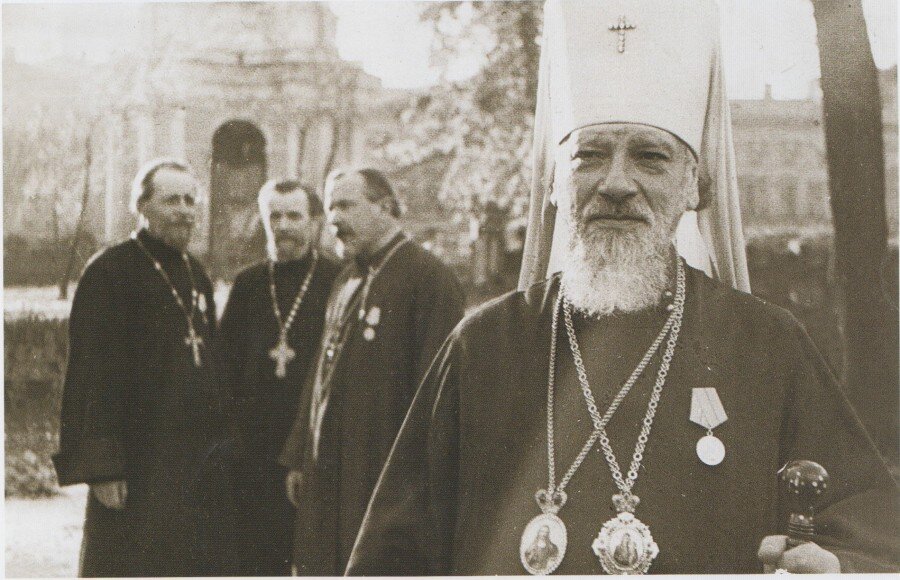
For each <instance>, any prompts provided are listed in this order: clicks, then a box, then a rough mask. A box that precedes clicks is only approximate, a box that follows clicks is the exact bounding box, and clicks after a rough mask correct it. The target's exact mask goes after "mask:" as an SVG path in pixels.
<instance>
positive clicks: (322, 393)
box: [280, 168, 464, 576]
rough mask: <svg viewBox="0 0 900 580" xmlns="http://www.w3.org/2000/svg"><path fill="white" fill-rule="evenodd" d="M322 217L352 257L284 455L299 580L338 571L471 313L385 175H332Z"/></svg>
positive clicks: (375, 172) (332, 305) (343, 172)
mask: <svg viewBox="0 0 900 580" xmlns="http://www.w3.org/2000/svg"><path fill="white" fill-rule="evenodd" d="M325 211H326V215H327V217H328V222H329V224H330V225H331V226H332V227H333V228H334V230H335V234H336V235H337V238H338V239H339V240H340V242H341V245H342V247H343V250H344V252H345V256H346V257H348V258H351V259H350V260H349V261H348V263H347V265H346V266H345V268H344V269H343V270H342V271H341V273H340V274H339V275H338V277H337V278H336V280H335V283H334V285H333V287H332V292H331V296H330V297H329V299H328V306H327V309H326V313H325V329H324V332H323V334H322V338H321V340H320V342H319V345H318V350H317V351H316V355H315V357H314V358H315V360H314V363H313V365H312V366H311V370H310V373H309V374H308V376H307V380H306V382H305V384H304V391H303V395H302V396H301V399H300V404H299V406H298V410H297V417H296V422H295V423H294V427H293V429H292V430H291V434H290V436H289V437H288V438H287V441H286V442H285V446H284V450H283V452H282V454H281V456H280V460H281V462H282V464H283V465H284V466H285V467H287V468H289V470H290V471H289V473H288V476H287V480H286V484H287V493H288V497H289V498H291V500H292V501H293V502H294V504H295V505H296V506H297V531H296V535H295V544H294V545H295V549H294V565H295V567H296V572H297V574H299V575H303V576H308V575H312V576H334V575H340V574H342V573H343V571H344V568H345V567H346V565H347V559H348V558H349V557H350V550H351V549H352V548H353V542H354V540H355V539H356V533H357V531H358V530H359V525H360V523H361V522H362V518H363V514H364V513H365V510H366V506H367V505H368V502H369V498H370V497H371V494H372V490H373V489H374V487H375V482H376V481H377V479H378V475H379V474H380V473H381V468H382V467H383V465H384V461H385V459H387V454H388V452H389V451H390V449H391V445H392V444H393V443H394V439H395V437H396V436H397V431H398V430H399V429H400V425H401V423H402V422H403V418H404V417H405V416H406V413H407V411H408V410H409V405H410V403H411V402H412V398H413V395H414V394H415V391H416V388H417V387H418V386H419V383H420V382H421V380H422V377H423V376H424V375H425V372H426V371H427V370H428V366H429V365H430V364H431V361H432V360H433V359H434V355H435V354H436V353H437V351H438V349H440V347H441V344H443V342H444V340H445V339H446V338H447V335H448V334H449V333H450V331H451V330H453V327H454V326H456V324H457V323H458V322H459V320H460V319H461V318H462V315H463V306H464V301H463V294H462V290H461V288H460V285H459V282H458V281H457V280H456V277H455V276H454V274H453V272H452V271H451V270H450V268H449V267H448V266H446V265H445V264H443V263H442V262H441V261H440V260H439V259H438V258H437V257H435V256H434V255H433V254H431V253H430V252H428V251H427V250H425V249H424V248H422V247H421V246H419V245H418V244H417V243H415V242H414V241H412V240H411V239H409V237H408V236H407V234H406V233H405V232H404V231H403V230H402V228H401V224H400V220H399V217H400V215H401V204H400V200H399V198H398V196H397V194H396V192H395V191H394V189H393V187H392V186H391V184H390V182H389V181H388V179H387V178H386V177H385V175H384V174H383V173H382V172H380V171H378V170H375V169H369V168H363V169H349V170H340V171H337V172H335V173H333V174H332V175H330V176H329V178H328V180H327V181H326V184H325Z"/></svg>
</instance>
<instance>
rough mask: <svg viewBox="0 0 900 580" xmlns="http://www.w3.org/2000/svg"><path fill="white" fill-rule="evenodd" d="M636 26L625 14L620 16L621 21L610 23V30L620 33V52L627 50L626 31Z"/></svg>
mask: <svg viewBox="0 0 900 580" xmlns="http://www.w3.org/2000/svg"><path fill="white" fill-rule="evenodd" d="M635 28H637V27H636V26H635V25H634V24H629V22H628V20H627V19H626V18H625V16H624V15H622V16H619V21H618V22H617V23H615V24H610V25H609V29H610V31H612V32H617V33H618V34H619V47H618V48H619V52H625V33H626V32H628V31H629V30H634V29H635Z"/></svg>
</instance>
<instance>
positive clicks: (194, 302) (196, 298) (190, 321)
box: [131, 232, 209, 368]
mask: <svg viewBox="0 0 900 580" xmlns="http://www.w3.org/2000/svg"><path fill="white" fill-rule="evenodd" d="M131 239H133V240H134V241H135V242H136V243H137V245H138V247H139V248H140V249H141V251H142V252H144V254H145V255H146V256H147V258H148V259H149V260H150V261H151V262H152V263H153V267H154V268H155V269H156V271H157V272H159V275H160V277H161V278H162V279H163V281H164V282H165V283H166V285H168V286H169V291H170V292H171V293H172V297H173V298H174V299H175V304H177V305H178V308H180V309H181V312H182V313H183V314H184V317H185V319H186V320H187V331H188V334H187V336H186V337H185V338H184V344H185V345H187V346H188V347H190V349H191V354H192V355H193V359H194V366H196V367H198V368H199V367H201V366H203V359H202V358H201V357H200V347H201V346H203V344H204V341H203V337H202V336H200V333H198V332H197V330H196V329H195V328H194V314H195V312H196V311H197V308H198V304H199V303H200V293H199V292H197V285H196V283H195V282H194V270H193V269H192V268H191V262H190V259H189V258H188V255H187V253H185V252H181V259H182V260H183V261H184V266H185V268H187V273H188V280H190V283H191V309H190V311H188V309H187V307H186V306H185V305H184V300H182V299H181V295H179V294H178V290H176V289H175V284H173V283H172V280H171V279H170V278H169V275H168V274H167V273H166V270H165V269H164V268H163V265H162V264H161V263H160V262H159V260H157V259H156V258H155V257H154V256H153V254H151V253H150V250H148V249H147V247H146V246H145V245H144V243H143V242H142V241H141V239H140V238H139V237H138V235H137V232H133V233H132V234H131ZM204 309H205V306H204V307H203V308H200V314H201V315H202V316H203V324H204V325H209V320H208V319H207V317H206V312H205V310H204Z"/></svg>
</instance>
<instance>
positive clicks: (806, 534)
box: [778, 459, 828, 547]
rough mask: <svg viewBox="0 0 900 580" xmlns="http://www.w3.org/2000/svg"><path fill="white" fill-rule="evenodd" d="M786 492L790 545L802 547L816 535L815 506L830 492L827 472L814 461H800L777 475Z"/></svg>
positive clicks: (791, 463)
mask: <svg viewBox="0 0 900 580" xmlns="http://www.w3.org/2000/svg"><path fill="white" fill-rule="evenodd" d="M778 473H779V474H780V475H781V481H782V484H783V485H784V486H785V491H786V492H787V501H788V505H789V506H790V509H791V511H790V515H789V516H788V540H787V541H788V545H789V546H791V547H793V546H799V545H800V544H802V543H804V542H809V541H811V540H812V538H813V535H815V531H816V526H815V507H816V505H817V504H818V503H819V500H820V499H821V497H822V495H823V494H824V493H825V490H826V489H828V472H827V471H826V470H825V468H824V467H822V466H821V465H819V464H818V463H816V462H815V461H808V460H806V459H799V460H795V461H791V462H789V463H787V464H786V465H785V466H784V467H782V468H781V470H780V471H779V472H778Z"/></svg>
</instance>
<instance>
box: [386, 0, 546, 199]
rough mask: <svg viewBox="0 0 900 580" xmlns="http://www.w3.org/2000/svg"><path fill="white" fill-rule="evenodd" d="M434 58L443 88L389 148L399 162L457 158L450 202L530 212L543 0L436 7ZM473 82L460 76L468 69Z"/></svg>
mask: <svg viewBox="0 0 900 580" xmlns="http://www.w3.org/2000/svg"><path fill="white" fill-rule="evenodd" d="M423 4H424V5H423V7H422V8H421V14H420V16H421V18H422V20H423V21H424V22H427V23H429V24H430V25H431V27H432V29H433V31H434V45H433V48H432V59H433V62H434V63H435V65H436V66H438V67H440V69H441V71H442V77H443V78H442V80H443V82H441V83H438V84H437V85H435V86H434V87H432V88H430V89H429V90H428V91H427V92H426V94H424V95H421V96H419V97H417V98H415V99H414V100H413V101H412V102H411V103H410V105H409V106H408V107H407V109H406V110H405V111H404V112H403V113H402V120H403V122H402V123H401V126H402V129H401V131H402V133H401V134H400V135H397V136H393V137H392V138H391V139H389V140H386V142H385V143H383V144H382V148H381V154H382V156H383V157H384V159H385V160H386V161H387V162H388V163H390V164H393V165H395V166H408V165H411V164H417V163H421V162H423V161H425V160H427V159H429V158H432V157H434V156H447V157H449V158H450V162H449V166H448V168H447V171H446V172H445V174H444V176H443V179H442V182H441V183H440V185H439V187H438V188H437V191H438V196H439V198H440V199H441V201H442V202H443V203H445V204H446V205H448V206H449V207H451V208H454V209H455V210H457V211H459V212H460V213H462V212H464V211H468V212H477V211H479V208H482V207H484V204H485V203H487V202H488V201H492V202H495V203H497V204H498V205H500V206H501V207H504V208H508V209H510V210H511V211H512V212H513V214H521V213H522V212H524V208H525V205H526V203H527V197H528V195H527V194H528V184H529V181H528V180H529V174H530V166H529V163H530V157H531V155H530V149H531V128H532V123H533V117H534V99H535V91H536V84H537V69H538V60H539V56H540V47H539V45H538V36H539V34H540V24H541V4H540V3H539V2H531V1H528V2H517V1H505V2H504V1H501V2H427V3H423ZM473 60H474V61H475V62H477V63H478V70H477V72H476V74H475V75H474V76H471V77H469V78H465V79H462V80H452V77H453V76H454V72H455V71H456V70H458V69H459V68H460V65H461V64H463V63H471V62H472V61H473Z"/></svg>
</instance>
